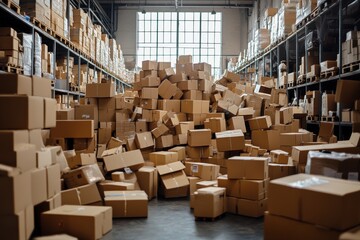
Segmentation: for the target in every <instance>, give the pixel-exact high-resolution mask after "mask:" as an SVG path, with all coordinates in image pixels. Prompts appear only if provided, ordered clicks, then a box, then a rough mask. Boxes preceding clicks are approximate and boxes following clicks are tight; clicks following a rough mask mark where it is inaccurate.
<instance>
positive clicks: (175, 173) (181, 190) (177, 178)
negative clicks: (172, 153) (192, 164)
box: [156, 162, 189, 197]
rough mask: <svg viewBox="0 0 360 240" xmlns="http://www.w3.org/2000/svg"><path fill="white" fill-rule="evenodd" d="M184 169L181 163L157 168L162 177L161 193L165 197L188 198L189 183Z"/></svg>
mask: <svg viewBox="0 0 360 240" xmlns="http://www.w3.org/2000/svg"><path fill="white" fill-rule="evenodd" d="M184 168H185V166H184V165H183V164H182V163H181V162H174V163H170V164H167V165H161V166H157V167H156V169H157V171H158V173H159V175H160V176H161V184H162V185H160V192H161V193H162V194H163V195H164V196H165V197H181V196H187V192H188V186H189V181H188V179H187V178H186V175H185V173H184V172H183V171H182V169H184Z"/></svg>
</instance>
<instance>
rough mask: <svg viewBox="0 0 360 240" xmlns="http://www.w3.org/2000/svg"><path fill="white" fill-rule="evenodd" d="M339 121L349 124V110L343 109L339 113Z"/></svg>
mask: <svg viewBox="0 0 360 240" xmlns="http://www.w3.org/2000/svg"><path fill="white" fill-rule="evenodd" d="M341 120H342V121H343V122H351V110H350V109H343V110H342V112H341Z"/></svg>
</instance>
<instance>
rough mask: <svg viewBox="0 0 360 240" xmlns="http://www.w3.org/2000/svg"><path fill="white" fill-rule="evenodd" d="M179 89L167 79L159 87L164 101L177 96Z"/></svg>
mask: <svg viewBox="0 0 360 240" xmlns="http://www.w3.org/2000/svg"><path fill="white" fill-rule="evenodd" d="M176 91H177V87H176V86H175V85H173V84H172V83H171V82H170V81H169V80H167V79H165V80H164V81H162V82H161V84H160V86H159V96H160V97H162V98H163V99H170V98H171V97H173V96H174V95H175V94H176Z"/></svg>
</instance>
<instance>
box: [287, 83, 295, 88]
mask: <svg viewBox="0 0 360 240" xmlns="http://www.w3.org/2000/svg"><path fill="white" fill-rule="evenodd" d="M294 86H295V85H294V82H288V83H287V87H288V88H290V87H294Z"/></svg>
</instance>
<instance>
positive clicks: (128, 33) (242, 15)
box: [115, 8, 248, 68]
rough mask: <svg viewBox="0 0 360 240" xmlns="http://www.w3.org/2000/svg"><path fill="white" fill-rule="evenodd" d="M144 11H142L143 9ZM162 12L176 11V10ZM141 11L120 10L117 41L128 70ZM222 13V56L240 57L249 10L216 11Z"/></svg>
mask: <svg viewBox="0 0 360 240" xmlns="http://www.w3.org/2000/svg"><path fill="white" fill-rule="evenodd" d="M141 10H142V9H141ZM160 10H161V11H174V8H170V9H164V8H161V9H160ZM212 10H213V9H212V8H209V9H198V8H195V9H186V8H182V9H181V11H208V12H210V11H212ZM138 11H139V9H136V10H133V9H129V10H118V29H117V32H116V33H115V36H116V40H117V41H118V42H119V43H120V44H121V47H122V50H123V54H124V56H125V57H126V59H127V60H126V61H127V62H128V64H127V68H133V67H134V66H133V65H134V63H133V62H132V60H134V59H132V58H131V57H127V56H135V55H136V15H137V12H138ZM146 11H148V12H151V11H159V9H150V8H149V9H146ZM215 11H217V12H222V17H223V25H222V43H223V44H222V55H224V56H232V55H235V56H238V55H239V53H240V51H242V50H243V49H245V48H246V47H247V32H248V30H247V26H248V24H247V10H245V9H215ZM131 62H132V63H131ZM134 62H135V61H134ZM224 64H225V63H224Z"/></svg>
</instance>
